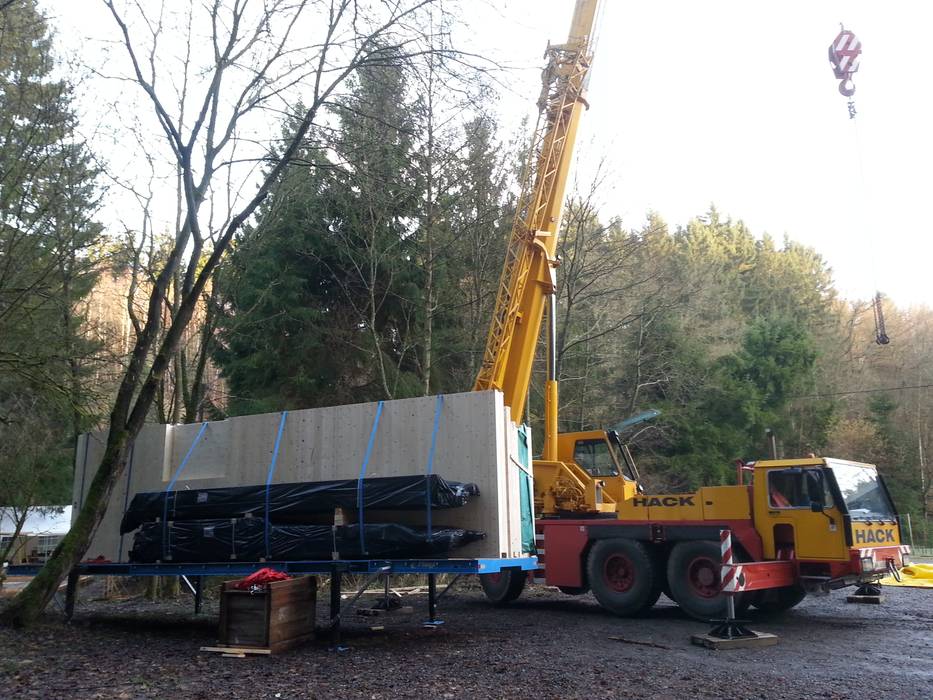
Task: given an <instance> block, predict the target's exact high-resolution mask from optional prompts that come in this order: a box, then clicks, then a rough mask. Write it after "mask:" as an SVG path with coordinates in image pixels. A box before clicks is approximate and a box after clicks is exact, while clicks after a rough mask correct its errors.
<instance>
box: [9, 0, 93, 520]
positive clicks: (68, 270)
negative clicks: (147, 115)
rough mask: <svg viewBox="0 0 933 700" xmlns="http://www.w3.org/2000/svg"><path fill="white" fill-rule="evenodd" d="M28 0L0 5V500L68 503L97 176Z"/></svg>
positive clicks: (88, 402)
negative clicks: (82, 304) (0, 485)
mask: <svg viewBox="0 0 933 700" xmlns="http://www.w3.org/2000/svg"><path fill="white" fill-rule="evenodd" d="M75 122H76V118H75V115H74V112H73V110H72V107H71V88H70V86H69V85H68V83H67V82H65V81H64V80H61V79H58V78H56V77H55V60H54V56H53V52H52V42H51V38H50V33H49V29H48V27H47V25H46V21H45V18H44V17H43V16H42V14H41V13H40V12H39V11H38V10H37V8H36V4H35V2H33V1H32V0H27V1H25V2H18V3H14V4H8V5H7V6H6V7H5V8H3V10H2V11H0V173H2V178H0V444H2V448H0V482H2V483H3V485H4V489H3V491H4V492H3V493H0V499H2V500H4V503H5V504H7V505H13V504H16V503H19V502H20V501H23V500H26V501H32V502H35V499H41V500H46V501H48V500H52V501H56V502H59V503H64V502H67V501H68V500H70V498H69V493H70V488H69V485H68V484H67V478H66V476H67V475H68V474H70V468H69V466H70V463H71V457H72V454H71V451H72V448H73V438H74V436H75V435H76V434H77V433H79V432H81V431H82V430H84V429H86V428H87V427H88V425H90V424H91V423H92V421H93V418H94V416H93V409H92V407H91V406H92V398H93V395H92V392H91V391H90V390H89V388H88V387H87V377H86V369H87V364H88V363H87V362H86V360H87V358H89V357H90V356H91V355H92V354H93V353H94V352H95V351H96V350H97V348H96V347H95V346H94V345H93V344H91V343H89V342H88V341H87V340H86V339H85V338H84V337H83V336H82V334H81V332H80V326H81V322H82V319H81V317H80V315H79V313H78V311H77V309H78V305H79V302H80V301H81V300H82V299H83V298H84V297H85V296H86V295H87V294H88V292H89V291H90V289H91V287H92V286H93V283H94V280H95V278H96V263H97V259H96V255H95V247H96V245H97V243H98V240H99V237H100V233H101V227H100V226H99V224H97V223H96V222H94V220H93V216H94V213H95V211H96V208H97V187H96V182H95V180H96V177H97V171H96V169H95V167H94V166H93V164H92V161H91V158H90V155H89V153H88V151H87V149H86V147H85V146H84V144H83V143H82V142H81V141H80V139H79V138H78V137H77V135H76V134H75V131H74V129H75Z"/></svg>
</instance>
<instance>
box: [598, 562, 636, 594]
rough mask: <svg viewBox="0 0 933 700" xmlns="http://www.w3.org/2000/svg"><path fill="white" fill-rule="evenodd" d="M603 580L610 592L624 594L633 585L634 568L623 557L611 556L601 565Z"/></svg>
mask: <svg viewBox="0 0 933 700" xmlns="http://www.w3.org/2000/svg"><path fill="white" fill-rule="evenodd" d="M603 578H604V579H605V581H606V583H607V584H608V586H609V587H610V588H611V589H612V590H614V591H617V592H619V593H625V592H626V591H627V590H629V589H630V588H631V587H632V584H634V583H635V567H634V566H632V562H631V561H630V560H629V558H628V557H626V556H625V555H623V554H613V555H612V556H610V557H608V558H607V559H606V563H605V564H604V565H603Z"/></svg>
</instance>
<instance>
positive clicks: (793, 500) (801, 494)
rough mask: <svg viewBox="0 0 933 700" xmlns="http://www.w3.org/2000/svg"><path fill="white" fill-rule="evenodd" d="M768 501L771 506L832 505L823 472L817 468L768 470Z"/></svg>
mask: <svg viewBox="0 0 933 700" xmlns="http://www.w3.org/2000/svg"><path fill="white" fill-rule="evenodd" d="M768 502H769V503H770V505H771V507H772V508H810V507H811V505H812V504H813V503H821V504H823V505H825V506H826V507H829V506H831V505H832V495H831V493H830V491H829V489H828V488H827V485H826V480H825V479H824V478H823V472H822V471H821V470H820V469H818V468H815V469H801V468H800V467H793V468H791V469H772V470H771V471H770V472H768Z"/></svg>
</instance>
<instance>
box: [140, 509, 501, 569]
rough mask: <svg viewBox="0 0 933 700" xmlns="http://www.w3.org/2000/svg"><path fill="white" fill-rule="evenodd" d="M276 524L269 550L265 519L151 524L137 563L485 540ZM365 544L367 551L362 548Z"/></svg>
mask: <svg viewBox="0 0 933 700" xmlns="http://www.w3.org/2000/svg"><path fill="white" fill-rule="evenodd" d="M360 527H361V526H360V525H341V526H337V527H334V526H330V525H270V526H269V533H268V535H269V536H268V551H267V542H266V523H265V520H264V519H263V518H231V519H229V520H195V521H189V522H168V523H164V524H163V523H146V524H145V525H143V526H142V527H141V528H140V529H139V531H138V532H137V533H136V536H135V537H134V539H133V548H132V549H131V550H130V561H131V562H135V563H152V562H157V561H171V562H184V563H188V562H192V563H194V562H198V563H201V562H223V561H260V560H262V559H266V560H268V561H313V560H318V561H320V560H325V559H331V558H332V557H333V556H334V554H335V553H336V556H337V558H338V559H409V558H415V559H417V558H421V559H430V558H444V557H446V556H448V554H449V553H450V551H451V550H452V549H456V548H457V547H462V546H463V545H466V544H469V543H470V542H475V541H476V540H481V539H483V538H484V537H485V536H486V535H485V533H483V532H478V531H475V530H464V529H462V528H454V527H437V528H434V529H432V530H431V532H430V534H428V531H427V529H426V528H423V527H411V526H408V525H399V524H397V523H369V524H366V525H363V526H362V529H363V533H362V534H363V537H362V541H361V538H360ZM364 546H365V551H363V549H362V547H364Z"/></svg>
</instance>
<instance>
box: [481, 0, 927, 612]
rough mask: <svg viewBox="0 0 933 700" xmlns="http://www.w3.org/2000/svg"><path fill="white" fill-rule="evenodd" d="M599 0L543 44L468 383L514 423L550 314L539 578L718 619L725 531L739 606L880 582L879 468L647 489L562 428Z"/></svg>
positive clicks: (895, 532)
mask: <svg viewBox="0 0 933 700" xmlns="http://www.w3.org/2000/svg"><path fill="white" fill-rule="evenodd" d="M598 5H599V0H577V1H576V6H575V9H574V14H573V19H572V22H571V26H570V33H569V36H568V39H567V41H566V42H565V43H563V44H557V45H549V46H548V48H547V52H546V54H545V55H546V58H547V60H548V63H547V66H546V68H545V70H544V73H543V76H542V90H541V96H540V98H539V100H538V110H539V117H538V124H537V126H536V128H535V131H534V136H533V138H532V143H531V150H530V152H529V154H528V158H527V165H526V173H525V174H524V176H523V178H522V194H521V197H520V199H519V206H518V208H517V211H516V216H515V219H514V223H513V226H512V230H511V234H510V239H509V243H508V247H507V252H506V259H505V263H504V266H503V269H502V274H501V277H500V282H499V290H498V293H497V297H496V305H495V309H494V312H493V317H492V321H491V323H490V328H489V334H488V337H487V343H486V348H485V352H484V355H483V361H482V365H481V368H480V370H479V373H478V377H477V379H476V383H475V386H474V388H475V389H476V390H479V391H482V390H488V389H498V390H500V391H502V392H503V394H504V398H505V403H506V405H508V406H509V407H510V410H511V416H512V420H513V421H514V422H515V423H516V424H520V423H521V422H522V417H523V412H524V409H525V403H526V400H527V395H528V388H529V384H530V381H531V375H532V364H533V362H534V355H535V349H536V346H537V342H538V337H539V335H540V331H541V324H542V321H543V319H544V318H545V316H546V317H547V321H548V323H547V379H546V382H545V392H544V393H545V405H544V446H543V451H542V455H541V458H540V459H537V460H535V461H534V469H533V471H534V501H535V502H534V506H535V512H536V518H537V519H536V522H535V539H536V543H537V554H538V558H539V562H541V571H539V572H536V573H537V575H538V576H543V578H544V580H545V582H546V583H547V584H549V585H553V586H557V587H558V588H559V589H560V590H561V591H563V592H565V593H568V594H571V595H573V594H581V593H584V592H586V591H589V590H592V592H593V593H594V595H595V597H596V599H597V601H598V602H599V603H600V605H601V606H602V607H604V608H605V609H606V610H608V611H610V612H613V613H615V614H617V615H623V616H628V615H635V614H638V613H639V612H642V611H644V610H646V609H647V608H650V607H651V606H652V605H654V603H655V602H656V601H657V600H658V598H659V597H660V595H661V593H662V591H663V592H665V593H666V594H667V595H668V596H669V597H671V598H672V599H673V600H675V601H676V602H677V603H678V604H679V605H680V606H681V607H682V608H683V609H684V610H685V611H686V612H687V613H688V614H690V615H692V616H694V617H699V618H710V617H722V616H723V613H724V611H725V596H723V595H722V594H721V592H720V571H721V563H722V561H721V554H720V531H721V530H725V529H728V530H730V531H731V534H732V537H733V538H734V544H735V550H736V552H737V558H738V561H740V562H742V564H741V573H739V574H738V588H739V590H740V591H743V592H742V593H740V594H739V597H738V599H737V605H738V606H739V607H740V608H741V607H744V606H747V605H749V604H754V605H755V606H756V607H758V608H761V609H765V610H769V611H779V610H785V609H788V608H791V607H793V606H794V605H796V604H797V603H799V602H800V601H801V600H802V599H803V598H804V596H805V595H806V594H807V593H809V592H826V591H829V590H832V589H836V588H841V587H844V586H850V585H858V584H866V583H872V582H876V581H877V580H879V579H880V578H881V577H882V576H883V575H885V574H886V573H887V572H888V571H896V570H897V569H898V568H900V567H901V566H904V565H906V564H907V563H908V554H909V548H908V547H906V546H903V545H901V532H900V525H899V522H898V519H897V516H896V515H895V510H894V508H893V505H892V502H891V498H890V495H889V493H888V491H887V488H886V487H885V485H884V481H883V479H882V478H881V476H880V475H879V474H878V471H877V469H876V468H875V467H874V466H873V465H870V464H862V463H856V462H846V461H843V460H837V459H830V458H819V457H808V458H805V459H787V460H768V461H759V462H756V463H753V464H749V465H740V467H739V469H738V471H737V482H738V483H737V485H735V486H712V487H704V488H700V489H699V490H698V491H696V492H694V493H683V494H656V495H655V494H645V493H643V492H642V488H641V487H640V486H639V484H638V471H637V468H636V465H635V462H634V461H633V459H632V456H631V454H630V453H629V451H628V449H627V447H626V445H625V444H624V443H623V442H622V441H621V439H620V438H619V435H618V434H617V433H615V432H613V431H600V430H596V431H588V432H575V433H559V432H558V421H557V418H558V382H557V371H556V356H555V337H556V313H555V307H556V273H557V267H558V260H557V259H556V257H555V255H556V251H557V237H558V232H559V224H560V212H561V206H562V203H563V199H564V191H565V188H566V184H567V179H568V173H569V170H570V164H571V158H572V154H573V148H574V141H575V138H576V133H577V128H578V126H579V123H580V119H581V116H582V112H583V110H584V108H586V106H587V103H586V85H587V75H588V72H589V69H590V65H591V62H592V43H591V37H592V36H593V30H594V27H595V23H596V17H597V9H598ZM748 472H751V473H752V475H753V476H752V480H751V482H750V483H749V484H745V483H743V481H744V479H743V476H744V474H746V473H748ZM527 578H528V577H527V576H526V575H525V574H524V572H520V571H517V570H516V571H512V570H505V571H504V572H503V573H500V574H489V575H486V576H481V577H480V579H481V583H482V586H483V589H484V591H485V593H486V596H487V597H488V598H489V599H490V600H491V601H493V602H495V603H507V602H510V601H512V600H514V599H516V598H517V597H518V596H519V595H520V594H521V592H522V589H523V587H524V585H525V582H526V580H527Z"/></svg>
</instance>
